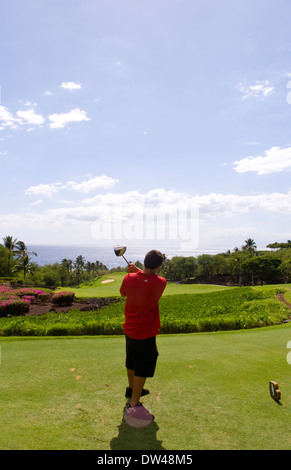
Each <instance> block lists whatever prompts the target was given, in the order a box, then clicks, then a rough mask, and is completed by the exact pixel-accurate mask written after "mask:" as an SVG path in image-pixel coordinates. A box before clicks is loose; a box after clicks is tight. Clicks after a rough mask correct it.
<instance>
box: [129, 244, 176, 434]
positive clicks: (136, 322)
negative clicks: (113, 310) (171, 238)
mask: <svg viewBox="0 0 291 470" xmlns="http://www.w3.org/2000/svg"><path fill="white" fill-rule="evenodd" d="M163 259H164V257H163V255H162V254H161V253H160V252H159V251H157V250H152V251H149V252H148V253H147V254H146V256H145V259H144V268H143V270H142V271H141V270H140V269H138V268H137V267H136V266H135V265H134V264H129V268H128V271H129V273H128V274H127V275H126V276H125V278H124V279H123V282H122V285H121V287H120V293H121V295H122V296H123V297H126V304H125V311H124V314H125V322H124V323H123V325H122V326H123V331H124V334H125V338H126V362H125V366H126V368H127V377H128V385H129V386H128V387H127V388H126V394H125V396H126V398H130V401H129V402H128V404H127V409H126V411H125V415H124V419H125V421H126V422H127V423H128V424H130V425H133V426H136V427H139V426H145V425H147V424H149V422H151V421H152V420H153V419H154V416H153V415H152V414H151V413H150V412H149V410H147V409H146V408H145V407H144V406H143V405H142V404H141V403H140V401H139V400H140V397H141V396H144V395H147V394H148V393H149V390H147V389H144V385H145V381H146V379H147V377H153V376H154V372H155V368H156V362H157V357H158V350H157V346H156V336H157V335H158V334H159V330H160V328H161V324H160V316H159V300H160V298H161V296H162V294H163V292H164V289H165V287H166V283H167V281H166V279H164V278H163V277H161V276H158V275H157V272H158V270H159V268H160V266H161V264H162V262H163ZM138 423H139V424H138Z"/></svg>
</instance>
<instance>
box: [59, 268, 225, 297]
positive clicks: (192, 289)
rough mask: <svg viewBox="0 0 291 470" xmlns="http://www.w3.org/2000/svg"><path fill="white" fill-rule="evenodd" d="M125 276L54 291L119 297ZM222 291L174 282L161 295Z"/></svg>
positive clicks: (102, 278)
mask: <svg viewBox="0 0 291 470" xmlns="http://www.w3.org/2000/svg"><path fill="white" fill-rule="evenodd" d="M126 274H127V273H126V272H121V273H112V274H105V275H104V276H101V277H100V278H99V279H98V280H97V281H92V282H90V283H87V284H81V285H80V287H66V288H64V287H63V288H59V289H56V291H63V290H69V291H73V292H75V294H76V296H77V297H79V298H89V297H114V296H120V292H119V289H120V286H121V283H122V280H123V279H124V277H125V276H126ZM104 281H105V282H104ZM106 281H110V282H106ZM222 289H227V287H225V286H213V285H205V284H203V285H202V284H176V283H174V282H168V284H167V286H166V289H165V291H164V294H163V295H164V296H165V295H174V294H202V293H203V292H205V293H206V292H216V291H218V290H222Z"/></svg>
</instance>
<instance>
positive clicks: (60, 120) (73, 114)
mask: <svg viewBox="0 0 291 470" xmlns="http://www.w3.org/2000/svg"><path fill="white" fill-rule="evenodd" d="M48 118H49V120H50V121H51V124H49V127H50V128H51V129H61V128H63V127H65V126H66V125H67V124H69V123H71V122H81V121H90V118H88V116H87V114H86V111H82V110H81V109H79V108H75V109H72V110H71V111H69V112H68V113H60V114H50V115H49V117H48Z"/></svg>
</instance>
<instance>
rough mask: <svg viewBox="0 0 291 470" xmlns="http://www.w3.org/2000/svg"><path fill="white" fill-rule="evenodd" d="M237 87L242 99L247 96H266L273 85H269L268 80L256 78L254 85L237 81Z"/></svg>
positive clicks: (272, 88)
mask: <svg viewBox="0 0 291 470" xmlns="http://www.w3.org/2000/svg"><path fill="white" fill-rule="evenodd" d="M238 88H239V90H240V92H241V93H242V100H245V99H247V98H261V97H267V96H268V95H269V94H270V93H272V91H273V90H274V87H273V86H271V85H270V82H269V80H262V81H260V80H257V81H256V83H255V84H254V85H244V84H243V83H239V84H238Z"/></svg>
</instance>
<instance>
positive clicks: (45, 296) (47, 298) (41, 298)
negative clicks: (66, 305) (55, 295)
mask: <svg viewBox="0 0 291 470" xmlns="http://www.w3.org/2000/svg"><path fill="white" fill-rule="evenodd" d="M35 300H36V301H37V302H51V300H52V295H51V294H50V293H49V292H42V293H41V294H38V296H37V297H36V299H35Z"/></svg>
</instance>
